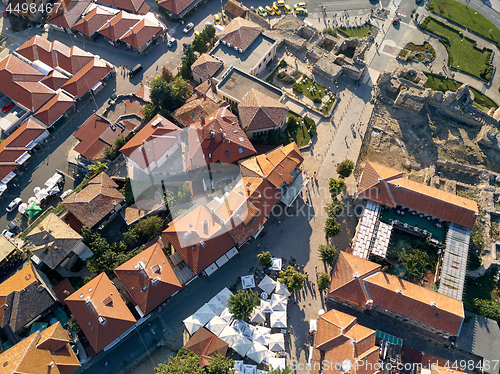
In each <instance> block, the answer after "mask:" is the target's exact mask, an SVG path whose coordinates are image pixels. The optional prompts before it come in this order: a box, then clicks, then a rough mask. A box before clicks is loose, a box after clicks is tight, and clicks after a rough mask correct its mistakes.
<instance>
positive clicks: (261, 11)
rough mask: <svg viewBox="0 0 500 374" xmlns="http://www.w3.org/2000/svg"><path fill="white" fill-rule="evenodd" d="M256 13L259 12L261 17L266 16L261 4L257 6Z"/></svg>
mask: <svg viewBox="0 0 500 374" xmlns="http://www.w3.org/2000/svg"><path fill="white" fill-rule="evenodd" d="M257 13H259V14H260V15H261V16H262V17H267V12H266V11H265V10H264V8H262V7H261V6H260V7H258V8H257Z"/></svg>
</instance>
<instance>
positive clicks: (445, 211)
mask: <svg viewBox="0 0 500 374" xmlns="http://www.w3.org/2000/svg"><path fill="white" fill-rule="evenodd" d="M358 195H359V196H361V197H364V198H367V199H370V200H373V201H376V202H379V203H381V204H384V205H388V206H392V207H396V206H397V205H402V206H405V207H407V208H410V209H415V210H418V211H420V212H423V213H427V214H430V215H432V216H434V217H437V218H441V219H443V220H445V221H449V222H454V223H456V224H459V225H462V226H465V227H468V228H472V227H473V226H474V222H475V221H476V217H477V215H478V212H479V210H478V206H477V203H476V202H475V201H473V200H469V199H466V198H463V197H461V196H458V195H455V194H451V193H449V192H446V191H442V190H439V189H437V188H432V187H429V186H426V185H424V184H421V183H417V182H414V181H411V180H409V179H407V178H404V175H403V173H402V172H399V171H397V170H394V169H391V168H388V167H385V166H382V165H378V164H375V163H372V162H367V163H366V165H365V170H364V171H363V174H362V176H361V180H360V182H359V187H358Z"/></svg>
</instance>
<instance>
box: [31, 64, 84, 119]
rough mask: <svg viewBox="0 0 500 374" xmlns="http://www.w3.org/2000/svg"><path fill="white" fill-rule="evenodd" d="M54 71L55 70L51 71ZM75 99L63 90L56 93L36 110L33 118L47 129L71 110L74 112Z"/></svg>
mask: <svg viewBox="0 0 500 374" xmlns="http://www.w3.org/2000/svg"><path fill="white" fill-rule="evenodd" d="M53 71H56V70H53ZM75 101H76V100H75V99H74V98H73V96H71V95H68V94H67V93H66V92H65V91H63V90H58V92H57V93H56V94H55V95H54V96H53V97H52V98H51V99H50V100H49V101H47V102H46V103H45V104H44V105H42V106H41V107H40V109H38V110H37V111H36V112H35V114H34V116H35V117H36V118H38V119H39V120H40V121H42V122H43V123H45V124H46V125H47V127H48V128H50V127H52V126H53V125H54V124H55V123H56V122H57V121H59V120H60V119H61V118H63V117H64V116H66V115H67V113H68V111H70V110H71V109H72V110H73V111H74V110H75V105H74V104H75Z"/></svg>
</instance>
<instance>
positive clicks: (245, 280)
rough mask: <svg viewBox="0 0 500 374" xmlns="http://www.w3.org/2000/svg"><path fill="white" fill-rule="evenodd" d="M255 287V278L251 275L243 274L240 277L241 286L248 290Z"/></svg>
mask: <svg viewBox="0 0 500 374" xmlns="http://www.w3.org/2000/svg"><path fill="white" fill-rule="evenodd" d="M254 287H255V278H254V276H253V275H245V276H244V277H241V288H243V289H244V290H248V289H249V288H254Z"/></svg>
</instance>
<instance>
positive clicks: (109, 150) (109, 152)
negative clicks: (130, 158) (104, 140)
mask: <svg viewBox="0 0 500 374" xmlns="http://www.w3.org/2000/svg"><path fill="white" fill-rule="evenodd" d="M103 154H104V157H105V158H106V160H109V161H113V160H114V159H115V158H117V157H118V155H119V154H120V152H119V151H118V149H116V148H115V147H110V146H109V145H107V146H106V147H104V151H103Z"/></svg>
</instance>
